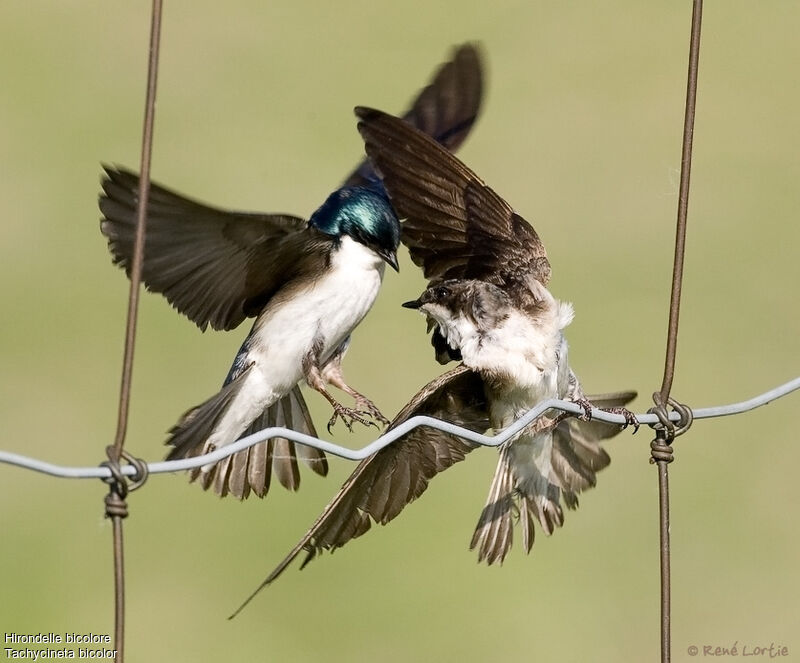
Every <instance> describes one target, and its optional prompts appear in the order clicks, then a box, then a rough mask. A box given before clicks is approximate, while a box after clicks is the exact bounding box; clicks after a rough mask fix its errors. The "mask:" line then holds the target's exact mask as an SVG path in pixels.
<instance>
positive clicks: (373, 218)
mask: <svg viewBox="0 0 800 663" xmlns="http://www.w3.org/2000/svg"><path fill="white" fill-rule="evenodd" d="M308 223H309V225H310V226H312V227H314V228H316V229H317V230H319V231H320V232H323V233H325V234H326V235H332V236H333V237H342V236H344V235H348V236H349V237H352V238H353V239H354V240H355V241H357V242H360V243H361V244H363V245H364V246H368V247H369V248H371V249H372V250H373V251H375V253H377V254H378V255H379V256H380V257H381V258H383V259H384V260H385V261H386V262H387V263H388V264H389V265H391V267H392V268H393V269H394V270H395V271H400V270H399V268H398V266H397V247H398V245H399V244H400V222H399V221H398V220H397V214H395V211H394V209H393V208H392V205H391V203H390V202H389V198H388V197H387V196H386V194H385V193H383V192H381V191H379V190H377V189H375V188H367V187H363V186H349V187H343V188H341V189H339V190H337V191H334V192H333V193H332V194H331V195H330V196H328V199H327V200H326V201H325V202H324V203H323V204H322V206H321V207H320V208H319V209H318V210H317V211H316V212H314V213H313V214H312V215H311V218H310V219H309V221H308Z"/></svg>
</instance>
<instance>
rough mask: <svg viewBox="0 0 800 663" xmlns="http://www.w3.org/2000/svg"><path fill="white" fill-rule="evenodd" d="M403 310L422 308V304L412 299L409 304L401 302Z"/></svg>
mask: <svg viewBox="0 0 800 663" xmlns="http://www.w3.org/2000/svg"><path fill="white" fill-rule="evenodd" d="M402 306H403V308H422V302H421V301H420V300H419V299H413V300H411V301H410V302H403V304H402Z"/></svg>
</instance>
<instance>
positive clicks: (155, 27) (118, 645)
mask: <svg viewBox="0 0 800 663" xmlns="http://www.w3.org/2000/svg"><path fill="white" fill-rule="evenodd" d="M692 2H693V14H692V28H691V38H690V55H689V77H688V85H687V98H686V115H685V119H684V134H683V149H682V159H681V186H680V194H679V200H678V220H677V228H676V242H675V261H674V266H673V275H672V284H671V300H670V315H669V324H668V335H667V348H666V361H665V369H664V375H663V381H662V385H661V389H660V391H659V392H656V394H654V400H655V401H656V407H655V408H653V409H651V411H649V412H648V413H642V414H638V415H636V416H637V419H638V421H639V422H640V423H641V424H647V425H652V426H653V427H654V428H655V429H656V431H657V432H656V440H655V441H654V442H653V443H652V445H651V447H652V449H653V459H654V460H655V462H656V463H657V465H658V468H659V488H660V522H661V572H662V631H661V636H662V641H661V645H662V649H661V660H662V661H664V662H667V661H669V660H670V631H669V621H670V614H669V538H668V533H669V519H668V514H669V511H668V509H669V494H668V484H667V464H668V463H669V462H671V460H672V448H671V447H670V446H669V445H670V444H671V441H672V438H673V437H674V436H675V434H677V433H679V432H682V431H677V432H676V431H675V429H674V427H673V426H671V423H670V422H678V421H680V420H681V418H682V415H681V413H680V412H679V411H672V412H668V411H667V410H666V405H667V404H670V405H672V406H673V407H675V409H676V410H677V409H679V408H680V406H679V404H677V403H675V402H674V401H672V400H671V399H670V398H669V395H670V389H671V386H672V380H673V375H674V365H675V352H676V347H677V337H678V318H679V312H680V290H681V285H682V273H683V253H684V246H685V231H686V218H687V209H688V194H689V179H690V172H691V146H692V136H693V121H694V108H695V99H696V90H697V62H698V49H699V43H700V22H701V17H702V0H692ZM161 5H162V0H153V3H152V15H151V21H152V22H151V34H150V51H149V67H148V83H147V94H146V100H145V119H144V130H143V135H142V159H141V165H140V173H141V178H140V190H139V200H140V201H141V204H140V205H139V210H138V213H137V233H136V241H135V248H134V253H133V265H132V269H131V275H130V276H131V287H130V293H129V305H128V318H127V326H126V338H125V350H124V357H123V370H122V376H121V389H120V401H119V412H118V423H117V432H116V436H115V440H114V444H113V445H111V446H109V447H107V450H106V452H107V455H108V458H109V460H108V461H107V462H106V463H104V464H103V465H101V466H99V467H94V466H93V467H72V466H63V465H57V464H53V463H49V462H46V461H43V460H38V459H35V458H30V457H27V456H23V455H21V454H17V453H13V452H7V451H0V463H5V464H9V465H14V466H17V467H20V468H23V469H27V470H31V471H34V472H39V473H43V474H46V475H50V476H54V477H58V478H68V479H102V480H104V481H107V482H108V483H109V495H108V496H107V498H106V513H107V515H108V516H109V517H110V518H111V519H112V522H113V536H114V571H115V649H116V650H117V660H118V661H123V658H124V630H125V626H124V624H125V621H124V566H123V542H122V520H123V519H124V518H125V517H126V516H127V507H126V506H125V496H126V495H127V492H128V490H129V489H133V487H134V486H132V485H129V483H128V482H127V481H126V480H125V478H126V477H128V478H129V477H134V476H139V477H141V476H142V473H144V474H145V476H146V475H147V474H160V473H167V472H177V471H183V470H189V469H193V468H197V467H200V466H202V465H206V464H209V463H215V462H218V461H220V460H222V459H224V458H226V457H227V456H230V455H232V454H234V453H237V452H238V451H240V450H242V449H245V448H247V447H250V446H252V445H255V444H257V443H259V442H261V441H263V440H266V439H268V438H271V437H283V438H287V439H289V440H293V441H295V442H299V443H301V444H305V445H308V446H311V447H315V448H317V449H320V450H322V451H324V452H326V453H328V454H331V455H333V456H338V457H340V458H344V459H347V460H352V461H358V460H363V459H364V458H367V457H369V456H371V455H373V454H375V453H376V452H378V451H380V450H381V449H383V448H384V447H386V446H387V445H389V444H392V443H393V442H395V441H396V440H397V439H398V438H400V437H402V436H404V435H406V434H407V433H408V432H409V431H411V430H413V429H415V428H418V427H423V426H424V427H427V428H431V429H437V430H441V431H444V432H446V433H449V434H452V435H455V436H458V437H461V438H463V439H466V440H469V441H471V442H474V443H476V444H479V445H482V446H487V447H497V446H499V445H501V444H503V443H504V442H506V441H508V440H509V439H511V438H513V437H514V436H515V435H517V434H518V433H519V432H520V431H521V430H522V429H523V428H525V427H526V426H528V425H529V424H530V423H531V422H533V421H534V420H535V419H536V418H538V417H540V416H542V415H544V414H545V413H546V412H547V411H548V410H560V411H562V412H566V413H571V414H575V415H582V414H584V409H583V408H582V407H580V406H579V405H576V404H575V403H572V402H570V401H562V400H548V401H545V402H542V403H540V404H538V405H537V406H536V407H535V408H533V409H531V410H530V411H529V412H527V413H526V414H525V415H524V416H523V417H521V418H520V419H518V420H517V421H516V422H515V423H514V424H512V425H511V426H509V427H507V428H505V429H504V430H502V431H500V432H498V433H497V434H495V435H482V434H479V433H475V432H474V431H470V430H468V429H465V428H462V427H460V426H456V425H454V424H451V423H449V422H447V421H443V420H440V419H435V418H432V417H427V416H417V417H413V418H412V419H409V420H408V421H406V422H404V423H403V424H401V425H400V426H398V427H397V428H395V429H393V430H391V431H389V432H387V433H386V434H384V435H381V436H380V437H378V438H377V439H375V440H374V441H373V442H371V443H370V444H367V445H366V446H364V447H362V448H360V449H357V450H353V449H349V448H347V447H343V446H340V445H338V444H335V443H333V442H329V441H326V440H323V439H321V438H318V437H312V436H308V435H305V434H303V433H298V432H296V431H293V430H290V429H287V428H282V427H272V428H267V429H264V430H262V431H259V432H258V433H255V434H253V435H250V436H248V437H245V438H242V439H240V440H238V441H237V442H235V443H233V444H230V445H227V446H225V447H223V448H221V449H217V450H215V451H213V452H210V453H207V454H204V455H202V456H196V457H193V458H187V459H181V460H175V461H161V462H153V463H144V462H142V461H138V460H136V459H132V458H131V456H130V455H129V454H128V453H126V452H125V450H124V440H125V433H126V429H127V419H128V404H129V399H130V385H131V374H132V367H133V350H134V344H135V338H136V317H137V309H138V295H139V290H140V277H141V264H142V253H143V248H144V239H145V233H146V226H145V222H146V213H145V210H146V207H147V204H146V203H147V196H148V187H149V169H150V158H151V149H152V134H153V119H154V102H155V89H156V79H157V71H158V45H159V33H160V21H161V11H162V8H161ZM798 389H800V377H797V378H795V379H793V380H790V381H789V382H786V383H784V384H782V385H779V386H777V387H775V388H774V389H770V390H769V391H766V392H763V393H761V394H758V395H757V396H754V397H752V398H750V399H748V400H746V401H741V402H738V403H731V404H728V405H721V406H715V407H706V408H699V409H696V410H692V411H689V410H688V408H686V409H685V410H684V412H688V413H689V422H691V419H692V418H693V419H709V418H716V417H722V416H729V415H735V414H740V413H743V412H748V411H750V410H753V409H755V408H758V407H761V406H763V405H766V404H768V403H770V402H771V401H774V400H776V399H778V398H781V397H783V396H786V395H788V394H790V393H792V392H794V391H796V390H798ZM592 417H593V419H595V420H598V421H604V422H608V423H611V424H620V425H622V424H625V423H626V420H625V417H624V416H622V415H618V414H611V413H608V412H604V411H602V410H598V409H593V410H592ZM686 428H688V425H687V426H686ZM686 428H683V430H685V429H686ZM123 459H124V460H128V461H131V460H133V462H132V463H130V462H129V464H121V463H120V461H121V460H123Z"/></svg>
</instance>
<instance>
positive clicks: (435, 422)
mask: <svg viewBox="0 0 800 663" xmlns="http://www.w3.org/2000/svg"><path fill="white" fill-rule="evenodd" d="M798 389H800V377H796V378H795V379H793V380H790V381H789V382H786V383H784V384H781V385H779V386H777V387H775V388H774V389H770V390H769V391H765V392H763V393H761V394H758V395H757V396H753V397H752V398H750V399H748V400H746V401H740V402H738V403H730V404H728V405H717V406H713V407H704V408H698V409H696V410H693V413H694V418H695V419H713V418H716V417H726V416H730V415H735V414H741V413H743V412H749V411H750V410H755V409H756V408H759V407H762V406H764V405H767V404H768V403H771V402H772V401H774V400H777V399H778V398H781V397H783V396H787V395H788V394H791V393H792V392H794V391H797V390H798ZM547 410H561V411H562V412H569V413H571V414H577V415H580V414H583V412H584V410H583V408H582V407H580V406H579V405H576V404H575V403H573V402H571V401H562V400H555V399H553V400H547V401H543V402H542V403H539V404H538V405H537V406H536V407H534V408H532V409H531V410H529V411H528V412H527V413H526V414H525V415H524V416H522V417H520V418H519V419H518V420H517V421H516V422H515V423H513V424H512V425H511V426H509V427H508V428H506V429H504V430H503V431H501V432H499V433H497V434H496V435H481V434H480V433H476V432H474V431H471V430H468V429H466V428H462V427H461V426H456V425H455V424H451V423H449V422H447V421H442V420H441V419H435V418H433V417H426V416H417V417H412V418H411V419H409V420H408V421H405V422H403V423H402V424H401V425H399V426H398V427H397V428H394V429H392V430H391V431H389V432H387V433H386V434H384V435H381V436H380V437H378V438H376V439H375V440H374V441H373V442H370V443H369V444H367V445H365V446H364V447H361V448H360V449H349V448H347V447H343V446H340V445H338V444H335V443H334V442H328V441H326V440H323V439H321V438H318V437H312V436H310V435H305V434H303V433H298V432H297V431H293V430H291V429H289V428H280V427H272V428H265V429H264V430H261V431H259V432H257V433H253V434H252V435H248V436H247V437H243V438H241V439H240V440H237V441H236V442H234V443H233V444H229V445H227V446H225V447H222V448H221V449H217V450H216V451H212V452H211V453H207V454H204V455H202V456H195V457H194V458H182V459H181V460H169V461H160V462H154V463H147V468H148V470H149V473H150V474H164V473H167V472H179V471H182V470H191V469H194V468H196V467H200V466H202V465H205V464H207V463H216V462H218V461H220V460H222V459H223V458H226V457H227V456H230V455H232V454H235V453H236V452H237V451H241V450H242V449H246V448H247V447H251V446H253V445H254V444H258V443H259V442H261V441H262V440H266V439H268V438H271V437H285V438H287V439H290V440H292V441H294V442H300V443H301V444H306V445H308V446H310V447H316V448H317V449H320V450H322V451H324V452H326V453H329V454H331V455H333V456H338V457H339V458H344V459H346V460H354V461H357V460H363V459H364V458H367V457H369V456H371V455H373V454H375V453H377V452H378V451H380V450H381V449H383V448H384V447H386V446H388V445H390V444H391V443H392V442H394V441H395V440H397V439H398V438H400V437H402V436H403V435H405V434H406V433H408V432H409V431H411V430H413V429H414V428H419V427H420V426H426V427H428V428H434V429H437V430H441V431H444V432H446V433H450V434H452V435H457V436H458V437H461V438H464V439H465V440H469V441H470V442H475V443H476V444H480V445H482V446H485V447H497V446H499V445H501V444H503V442H505V441H507V440H508V439H510V438H511V437H513V436H514V435H516V434H517V433H519V431H520V430H522V429H523V428H525V426H527V425H528V424H530V423H531V422H532V421H533V420H534V419H536V418H537V417H540V416H542V415H543V414H545V413H546V412H547ZM592 418H593V419H594V420H596V421H605V422H607V423H610V424H624V423H625V417H624V416H622V415H620V414H610V413H608V412H604V411H603V410H598V409H593V410H592ZM636 418H637V419H638V420H639V423H641V424H655V423H657V422H658V421H659V419H658V417H657V416H656V415H655V414H650V413H646V414H637V415H636ZM670 418H671V419H672V420H674V421H677V420H678V418H679V415H678V413H677V412H672V413H670ZM0 463H6V464H8V465H15V466H17V467H21V468H24V469H27V470H33V471H35V472H40V473H42V474H48V475H50V476H54V477H59V478H62V479H109V478H111V471H110V470H109V469H108V467H105V466H100V467H71V466H65V465H56V464H54V463H48V462H46V461H43V460H38V459H36V458H30V457H28V456H23V455H21V454H17V453H13V452H9V451H0ZM120 469H121V471H122V474H124V475H125V476H134V475H135V474H136V473H137V469H136V468H135V467H134V466H133V465H122V466H121V468H120Z"/></svg>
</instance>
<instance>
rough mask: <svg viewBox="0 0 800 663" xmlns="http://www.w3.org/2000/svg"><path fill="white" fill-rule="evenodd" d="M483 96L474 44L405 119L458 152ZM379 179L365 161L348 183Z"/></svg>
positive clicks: (445, 67)
mask: <svg viewBox="0 0 800 663" xmlns="http://www.w3.org/2000/svg"><path fill="white" fill-rule="evenodd" d="M482 95H483V72H482V65H481V55H480V51H479V50H478V48H477V46H475V45H474V44H463V45H462V46H459V47H458V48H457V49H455V52H454V53H453V57H452V59H451V60H450V61H449V62H445V63H444V64H442V65H441V66H440V67H439V68H438V70H437V71H436V73H435V74H434V76H433V79H432V80H431V82H430V83H429V84H428V85H427V86H426V87H424V88H423V89H422V90H421V91H420V93H419V94H418V95H417V98H416V99H415V100H414V101H413V103H412V104H411V108H410V109H409V110H408V111H407V112H406V113H405V114H404V115H403V119H404V120H405V121H406V122H407V123H408V124H410V125H411V126H413V127H416V128H417V129H419V130H420V131H423V132H425V133H426V134H428V135H429V136H432V137H433V138H434V139H435V140H436V141H438V142H440V143H442V144H443V145H444V146H445V147H446V148H447V149H448V150H450V151H453V152H454V151H455V150H456V149H458V148H459V147H460V145H461V143H462V142H464V139H465V138H466V137H467V134H468V133H469V132H470V130H471V129H472V125H473V124H474V123H475V120H476V119H477V118H478V113H479V111H480V106H481V98H482ZM376 179H377V177H376V175H375V171H374V170H373V168H372V165H371V164H370V162H369V161H368V160H364V161H363V162H362V163H361V164H360V165H359V167H358V168H357V169H356V170H355V171H354V172H353V173H352V174H351V175H350V177H348V178H347V179H346V180H345V183H344V184H345V186H356V185H358V186H363V185H367V184H370V183H372V182H374V181H375V180H376Z"/></svg>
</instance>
